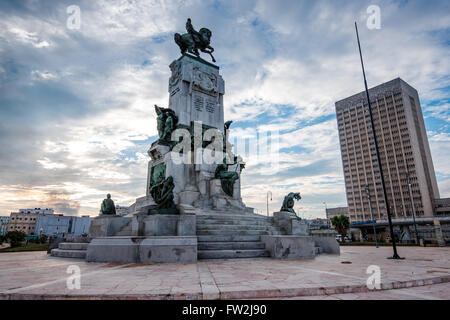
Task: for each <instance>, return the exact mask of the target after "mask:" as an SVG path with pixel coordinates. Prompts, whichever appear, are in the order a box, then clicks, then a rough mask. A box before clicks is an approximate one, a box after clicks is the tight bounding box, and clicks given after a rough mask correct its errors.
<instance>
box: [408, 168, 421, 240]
mask: <svg viewBox="0 0 450 320" xmlns="http://www.w3.org/2000/svg"><path fill="white" fill-rule="evenodd" d="M406 179H408V189H409V200H411V209H412V215H413V222H414V232H415V233H416V244H417V245H419V234H418V233H417V224H416V209H415V208H414V201H413V194H412V190H411V179H409V173H408V172H406Z"/></svg>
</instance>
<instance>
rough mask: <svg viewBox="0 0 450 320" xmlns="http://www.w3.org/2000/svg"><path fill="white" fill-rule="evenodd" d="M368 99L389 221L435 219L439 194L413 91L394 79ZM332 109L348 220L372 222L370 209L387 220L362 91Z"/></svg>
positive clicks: (420, 114) (418, 107)
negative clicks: (335, 120) (386, 199)
mask: <svg viewBox="0 0 450 320" xmlns="http://www.w3.org/2000/svg"><path fill="white" fill-rule="evenodd" d="M369 96H370V99H371V105H372V112H373V118H374V124H375V132H376V135H377V141H378V147H379V152H380V157H381V165H382V167H383V172H384V175H385V182H386V192H387V195H388V202H389V205H390V207H391V214H392V217H393V218H408V217H412V214H413V210H414V212H415V214H416V217H430V216H433V213H434V201H435V199H438V198H439V190H438V186H437V182H436V176H435V173H434V168H433V162H432V160H431V153H430V147H429V145H428V139H427V134H426V130H425V124H424V121H423V116H422V110H421V107H420V101H419V95H418V93H417V90H416V89H414V88H413V87H411V86H410V85H408V84H407V83H406V82H405V81H403V80H402V79H400V78H397V79H394V80H392V81H389V82H386V83H383V84H381V85H379V86H376V87H374V88H372V89H370V90H369ZM335 106H336V115H337V122H338V128H339V139H340V143H341V155H342V163H343V167H344V176H345V187H346V192H347V202H348V207H349V217H350V221H351V222H357V221H367V220H371V214H370V210H371V207H372V210H373V218H374V219H386V218H387V213H386V204H385V201H384V196H383V187H382V184H381V176H380V171H379V164H378V161H377V156H376V152H375V143H374V138H373V134H372V128H371V124H370V117H369V111H368V105H367V98H366V92H365V91H364V92H360V93H358V94H356V95H353V96H351V97H348V98H346V99H344V100H341V101H338V102H336V104H335ZM408 182H410V184H408ZM366 185H368V191H369V194H370V199H371V202H370V203H369V201H368V197H367V191H366V189H367V187H366ZM412 204H414V205H412Z"/></svg>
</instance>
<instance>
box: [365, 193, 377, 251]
mask: <svg viewBox="0 0 450 320" xmlns="http://www.w3.org/2000/svg"><path fill="white" fill-rule="evenodd" d="M366 194H367V200H368V201H369V208H370V219H372V226H373V236H374V237H375V246H376V247H377V248H378V239H377V228H376V227H375V220H374V219H373V209H372V201H371V200H370V190H369V185H368V184H366Z"/></svg>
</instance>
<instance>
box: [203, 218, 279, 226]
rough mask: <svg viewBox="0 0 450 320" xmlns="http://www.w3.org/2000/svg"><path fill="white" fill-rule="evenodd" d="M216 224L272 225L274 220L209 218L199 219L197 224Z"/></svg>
mask: <svg viewBox="0 0 450 320" xmlns="http://www.w3.org/2000/svg"><path fill="white" fill-rule="evenodd" d="M204 224H208V225H214V224H222V225H240V226H272V225H274V223H273V222H270V221H265V220H260V219H254V220H239V219H229V220H225V219H209V220H206V219H205V220H198V219H197V226H199V225H204Z"/></svg>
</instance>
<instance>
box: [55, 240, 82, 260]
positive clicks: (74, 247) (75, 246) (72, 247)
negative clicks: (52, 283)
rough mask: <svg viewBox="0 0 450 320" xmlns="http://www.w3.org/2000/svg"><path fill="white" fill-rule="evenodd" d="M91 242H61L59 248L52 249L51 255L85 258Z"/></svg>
mask: <svg viewBox="0 0 450 320" xmlns="http://www.w3.org/2000/svg"><path fill="white" fill-rule="evenodd" d="M88 244H89V243H78V242H61V243H60V244H59V245H58V248H57V249H52V252H51V255H52V256H54V257H61V258H77V259H85V258H86V252H87V246H88Z"/></svg>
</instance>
